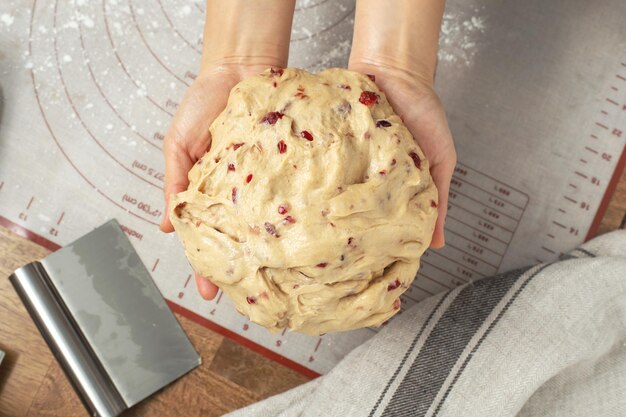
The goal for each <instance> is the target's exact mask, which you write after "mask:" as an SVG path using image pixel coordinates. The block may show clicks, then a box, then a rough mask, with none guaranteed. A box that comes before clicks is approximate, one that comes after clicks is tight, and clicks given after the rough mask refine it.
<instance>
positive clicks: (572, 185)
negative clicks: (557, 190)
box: [569, 182, 578, 188]
mask: <svg viewBox="0 0 626 417" xmlns="http://www.w3.org/2000/svg"><path fill="white" fill-rule="evenodd" d="M569 186H570V187H572V188H578V187H576V186H575V185H574V184H572V183H571V182H570V183H569Z"/></svg>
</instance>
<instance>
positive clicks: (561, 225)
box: [552, 209, 567, 229]
mask: <svg viewBox="0 0 626 417" xmlns="http://www.w3.org/2000/svg"><path fill="white" fill-rule="evenodd" d="M559 210H560V209H559ZM552 223H554V224H556V225H557V226H559V227H561V228H563V229H567V228H566V227H565V225H564V224H561V223H559V222H555V221H553V222H552Z"/></svg>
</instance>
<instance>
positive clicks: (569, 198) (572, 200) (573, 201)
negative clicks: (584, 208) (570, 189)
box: [563, 195, 578, 204]
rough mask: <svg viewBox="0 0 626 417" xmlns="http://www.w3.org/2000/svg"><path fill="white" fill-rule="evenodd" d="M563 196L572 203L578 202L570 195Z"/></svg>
mask: <svg viewBox="0 0 626 417" xmlns="http://www.w3.org/2000/svg"><path fill="white" fill-rule="evenodd" d="M563 198H565V199H566V200H567V201H571V202H572V203H574V204H578V201H576V200H574V199H573V198H571V197H568V196H566V195H564V196H563Z"/></svg>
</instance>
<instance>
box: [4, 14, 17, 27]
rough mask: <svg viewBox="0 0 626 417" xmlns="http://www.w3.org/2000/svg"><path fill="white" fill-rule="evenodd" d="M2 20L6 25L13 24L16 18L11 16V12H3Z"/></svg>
mask: <svg viewBox="0 0 626 417" xmlns="http://www.w3.org/2000/svg"><path fill="white" fill-rule="evenodd" d="M0 21H1V22H2V23H4V24H5V25H6V26H11V25H12V24H13V22H14V21H15V18H14V17H13V16H11V15H10V14H7V13H2V15H0Z"/></svg>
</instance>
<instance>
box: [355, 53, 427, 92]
mask: <svg viewBox="0 0 626 417" xmlns="http://www.w3.org/2000/svg"><path fill="white" fill-rule="evenodd" d="M348 69H350V70H352V71H356V72H360V73H361V74H371V75H374V76H375V77H376V83H377V84H379V85H380V87H381V88H383V89H384V87H385V84H386V81H387V80H389V79H393V80H396V81H400V82H402V83H404V84H406V85H407V86H410V88H411V89H413V90H415V89H418V90H421V91H423V92H430V91H432V90H433V84H434V69H433V70H431V69H430V67H428V66H425V65H420V64H411V65H408V64H406V63H402V62H396V61H393V60H389V59H388V58H379V57H368V58H364V57H358V58H357V57H354V56H351V57H350V61H349V63H348Z"/></svg>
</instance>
